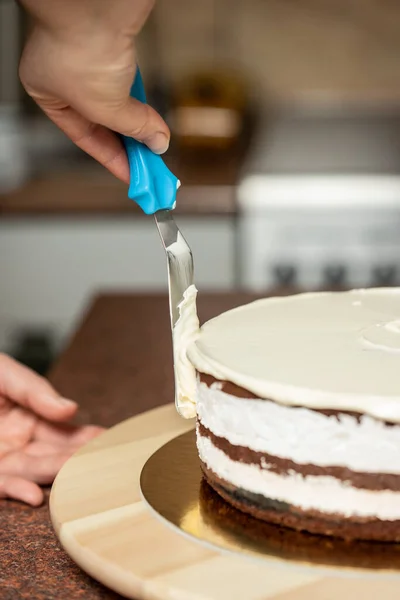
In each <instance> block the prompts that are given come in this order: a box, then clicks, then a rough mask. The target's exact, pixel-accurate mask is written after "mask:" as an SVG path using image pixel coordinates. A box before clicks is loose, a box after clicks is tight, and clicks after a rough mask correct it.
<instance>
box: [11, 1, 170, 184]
mask: <svg viewBox="0 0 400 600" xmlns="http://www.w3.org/2000/svg"><path fill="white" fill-rule="evenodd" d="M21 3H22V4H23V6H24V7H25V8H26V9H27V10H28V11H29V12H30V13H31V15H32V17H33V27H32V30H31V33H30V35H29V38H28V41H27V44H26V46H25V49H24V52H23V56H22V60H21V64H20V78H21V81H22V84H23V85H24V87H25V89H26V91H27V92H28V94H29V95H30V96H31V97H32V98H33V99H34V100H35V102H36V103H37V104H38V105H39V106H40V108H41V109H42V110H43V111H44V112H45V113H46V115H47V116H48V117H49V118H50V119H51V120H52V121H54V123H55V124H56V125H57V126H58V127H59V128H60V129H62V130H63V131H64V132H65V133H66V134H67V136H68V137H70V138H71V140H72V141H73V142H75V144H76V145H77V146H79V147H80V148H82V149H83V150H85V151H86V152H87V153H88V154H90V155H91V156H93V157H94V158H95V159H96V160H98V161H99V162H100V163H101V164H102V165H104V166H105V167H106V168H107V169H108V170H109V171H111V172H112V173H113V174H114V175H116V176H117V177H118V178H119V179H122V180H123V181H125V182H127V183H129V167H128V161H127V158H126V154H125V151H124V149H123V146H122V143H121V141H120V139H119V138H118V137H117V136H116V135H115V134H114V133H113V132H114V131H115V132H118V133H120V134H124V135H127V136H131V137H133V138H135V139H137V140H139V141H141V142H144V143H145V144H147V145H148V146H149V148H151V150H153V151H154V152H156V153H158V154H162V153H163V152H165V151H166V150H167V148H168V143H169V137H170V133H169V130H168V127H167V125H166V123H165V122H164V121H163V119H162V118H161V117H160V115H159V114H158V113H157V112H156V111H154V110H153V109H152V108H150V107H149V106H148V105H146V104H142V103H140V102H138V101H137V100H134V99H132V98H130V97H129V91H130V87H131V85H132V82H133V80H134V76H135V71H136V64H135V63H136V59H135V44H134V41H135V36H136V35H137V34H138V33H139V31H140V30H141V28H142V27H143V24H144V23H145V21H146V19H147V17H148V15H149V13H150V11H151V9H152V6H153V0H112V1H110V0H85V1H84V2H82V0H21Z"/></svg>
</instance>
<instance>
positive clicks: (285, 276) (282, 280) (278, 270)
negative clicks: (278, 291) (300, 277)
mask: <svg viewBox="0 0 400 600" xmlns="http://www.w3.org/2000/svg"><path fill="white" fill-rule="evenodd" d="M274 275H275V280H276V283H277V284H278V285H283V286H293V285H294V284H295V283H296V269H295V268H294V267H292V266H291V265H277V266H276V267H275V268H274Z"/></svg>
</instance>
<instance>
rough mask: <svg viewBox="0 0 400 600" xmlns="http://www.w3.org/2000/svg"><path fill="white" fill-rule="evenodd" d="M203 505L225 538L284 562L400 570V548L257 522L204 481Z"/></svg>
mask: <svg viewBox="0 0 400 600" xmlns="http://www.w3.org/2000/svg"><path fill="white" fill-rule="evenodd" d="M199 503H200V510H201V516H202V517H203V519H204V521H205V522H206V523H207V524H208V525H210V526H211V527H212V528H213V529H214V530H217V531H220V532H221V535H223V536H224V535H226V534H228V535H229V536H231V535H233V536H235V537H237V538H238V540H239V543H240V544H242V543H243V540H245V541H246V542H245V543H246V546H248V547H249V548H250V549H252V550H256V551H257V553H259V552H260V551H261V550H262V551H263V554H264V555H267V556H275V557H278V558H281V559H284V560H294V561H296V562H299V561H300V562H304V561H305V562H307V563H310V562H312V563H314V564H317V565H330V566H335V567H345V568H348V567H355V568H358V569H374V570H377V569H380V570H381V569H384V570H387V569H390V570H394V569H400V544H391V543H387V542H378V541H369V540H368V541H366V540H354V541H352V542H349V541H348V540H343V539H341V538H338V537H336V538H335V537H327V536H322V535H315V534H311V533H308V532H305V531H296V530H295V529H290V528H288V527H280V526H279V525H276V524H273V523H267V522H266V521H261V520H260V519H255V518H254V517H252V516H251V515H249V514H247V513H244V512H243V511H240V510H237V509H236V508H234V507H233V506H232V505H231V504H230V503H228V502H226V501H225V500H224V499H223V498H222V497H221V495H220V494H218V493H217V492H216V491H215V490H214V489H213V488H212V487H211V485H209V484H208V482H207V480H206V478H205V477H203V479H202V481H201V484H200V494H199Z"/></svg>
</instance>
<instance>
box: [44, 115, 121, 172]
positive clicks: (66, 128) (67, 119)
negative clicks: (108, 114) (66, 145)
mask: <svg viewBox="0 0 400 600" xmlns="http://www.w3.org/2000/svg"><path fill="white" fill-rule="evenodd" d="M42 109H43V111H44V112H45V114H46V115H47V116H48V117H49V118H50V119H51V120H52V121H53V123H55V124H56V125H57V127H59V128H60V129H61V130H62V131H63V132H64V133H65V134H66V135H67V136H68V137H69V138H70V139H71V140H72V141H73V142H74V144H76V145H77V146H78V147H79V148H81V150H83V151H84V152H87V154H89V155H90V156H92V157H93V158H94V159H95V160H97V161H98V162H99V163H100V164H101V165H103V166H104V167H106V169H108V170H109V171H110V172H111V173H112V174H113V175H115V177H118V179H120V180H121V181H123V182H124V183H129V164H128V158H127V156H126V152H125V150H124V147H123V144H122V142H121V140H120V139H119V138H118V136H117V135H116V134H115V133H113V132H112V131H110V129H107V128H106V127H103V126H102V125H94V124H93V123H91V122H90V121H89V120H88V119H85V118H84V117H82V116H81V115H80V114H78V113H77V112H76V111H75V110H74V109H72V108H70V107H66V108H57V109H49V108H46V107H43V106H42Z"/></svg>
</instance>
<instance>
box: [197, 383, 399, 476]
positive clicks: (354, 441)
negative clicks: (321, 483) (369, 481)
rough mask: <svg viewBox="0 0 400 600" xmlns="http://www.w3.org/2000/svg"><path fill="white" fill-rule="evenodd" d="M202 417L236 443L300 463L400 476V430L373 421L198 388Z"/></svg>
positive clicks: (203, 387) (210, 425)
mask: <svg viewBox="0 0 400 600" xmlns="http://www.w3.org/2000/svg"><path fill="white" fill-rule="evenodd" d="M197 415H198V417H199V419H200V421H201V423H202V424H203V425H204V426H205V427H206V428H207V429H209V430H210V431H211V432H212V433H214V434H215V435H217V436H219V437H222V438H225V439H226V440H228V442H230V443H231V444H234V445H236V446H244V447H246V448H250V449H251V450H255V451H256V452H265V453H267V454H271V455H273V456H278V457H280V458H286V459H289V460H292V461H294V462H295V463H298V464H314V465H319V466H338V467H347V468H349V469H352V470H353V471H359V472H367V473H392V474H400V427H399V426H397V425H395V426H392V427H388V426H386V425H385V424H384V423H383V422H382V421H378V420H376V419H373V418H371V417H368V416H363V417H362V418H361V421H360V423H358V422H357V420H356V419H355V418H354V417H351V416H349V415H342V416H340V420H338V419H337V418H336V417H334V416H332V417H327V416H325V415H323V414H321V413H318V412H316V411H314V410H309V409H307V408H293V407H290V406H284V405H282V404H277V403H275V402H271V401H269V400H251V399H243V398H237V397H235V396H232V395H230V394H226V393H225V392H223V391H221V390H220V389H218V384H214V385H213V386H212V387H211V388H209V387H207V386H206V385H205V384H204V383H198V389H197Z"/></svg>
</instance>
